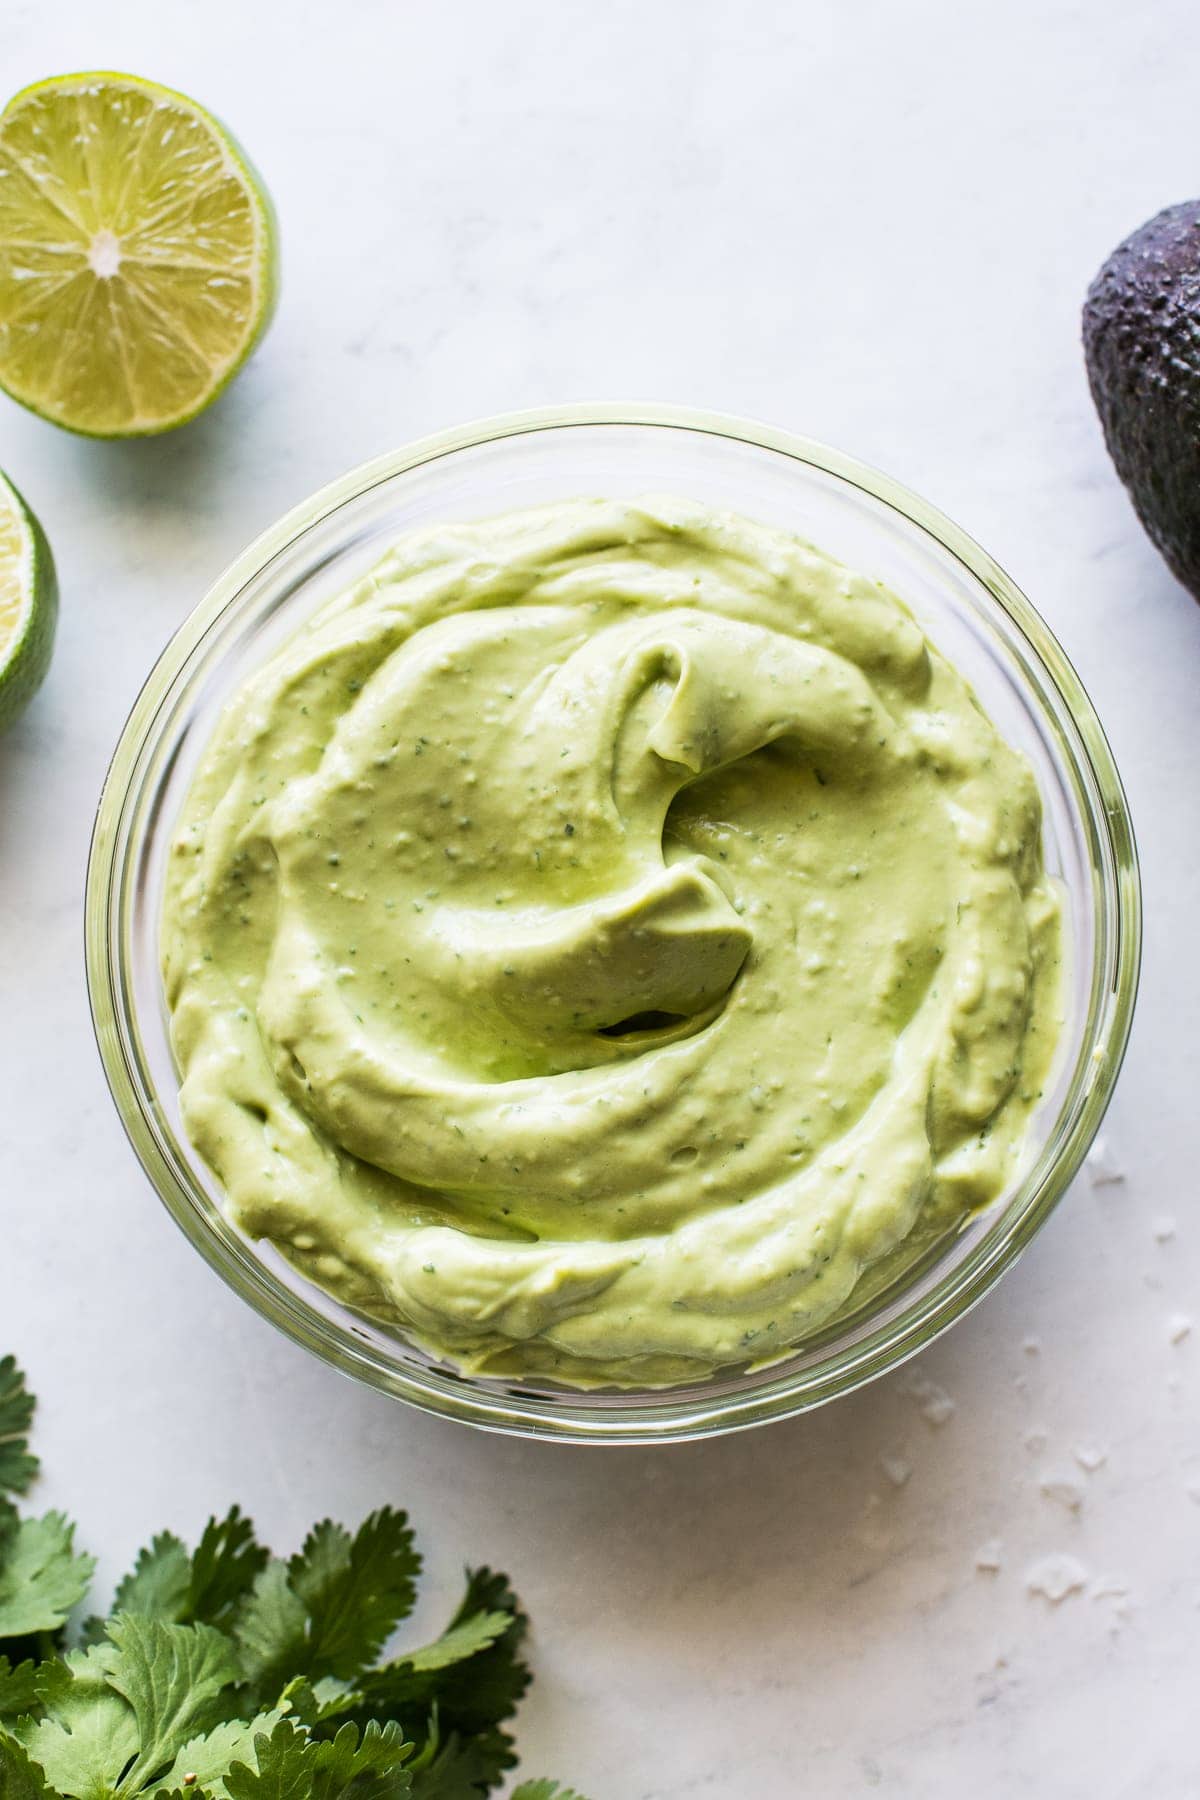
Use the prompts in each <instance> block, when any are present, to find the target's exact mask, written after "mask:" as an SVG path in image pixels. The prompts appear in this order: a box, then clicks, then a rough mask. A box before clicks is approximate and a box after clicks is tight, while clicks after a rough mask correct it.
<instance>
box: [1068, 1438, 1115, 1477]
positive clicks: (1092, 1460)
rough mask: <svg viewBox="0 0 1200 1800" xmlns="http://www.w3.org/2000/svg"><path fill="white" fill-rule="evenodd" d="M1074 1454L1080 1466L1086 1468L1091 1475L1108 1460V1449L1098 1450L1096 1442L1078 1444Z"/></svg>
mask: <svg viewBox="0 0 1200 1800" xmlns="http://www.w3.org/2000/svg"><path fill="white" fill-rule="evenodd" d="M1072 1454H1073V1455H1074V1458H1075V1461H1076V1462H1077V1463H1078V1464H1079V1466H1080V1468H1081V1469H1086V1470H1087V1472H1088V1474H1089V1475H1094V1474H1095V1473H1096V1470H1097V1469H1102V1468H1103V1467H1104V1465H1105V1463H1106V1462H1107V1461H1108V1451H1107V1450H1098V1449H1097V1448H1096V1446H1095V1444H1076V1446H1075V1449H1074V1451H1073V1452H1072Z"/></svg>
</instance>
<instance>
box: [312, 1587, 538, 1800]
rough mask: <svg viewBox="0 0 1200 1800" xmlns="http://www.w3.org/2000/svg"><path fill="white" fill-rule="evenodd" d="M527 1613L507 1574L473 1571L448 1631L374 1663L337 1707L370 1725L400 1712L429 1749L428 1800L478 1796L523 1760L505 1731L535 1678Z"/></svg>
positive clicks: (421, 1778)
mask: <svg viewBox="0 0 1200 1800" xmlns="http://www.w3.org/2000/svg"><path fill="white" fill-rule="evenodd" d="M525 1629H526V1620H525V1616H524V1614H523V1613H522V1612H521V1610H520V1608H519V1606H518V1604H517V1600H516V1596H515V1595H514V1594H513V1592H512V1590H511V1588H510V1587H509V1585H508V1582H507V1580H506V1579H505V1577H504V1576H503V1575H496V1574H494V1573H493V1572H492V1571H491V1570H490V1569H476V1570H474V1571H468V1577H467V1591H466V1593H465V1595H464V1596H463V1600H462V1602H461V1604H460V1605H459V1607H458V1610H457V1611H456V1612H455V1614H454V1617H453V1618H452V1619H451V1621H450V1624H449V1626H448V1627H447V1629H446V1631H445V1632H443V1634H442V1636H441V1637H440V1638H438V1639H436V1640H435V1642H434V1643H433V1644H431V1645H429V1646H427V1647H426V1648H425V1649H424V1650H419V1651H415V1652H413V1653H411V1654H410V1655H408V1656H404V1657H400V1658H399V1659H397V1660H396V1661H395V1662H392V1663H387V1664H385V1665H384V1666H383V1667H382V1668H379V1669H373V1670H369V1671H368V1672H367V1673H366V1674H365V1675H362V1676H360V1677H359V1679H358V1680H357V1681H356V1682H355V1683H354V1690H353V1692H352V1693H349V1694H347V1695H346V1696H345V1697H344V1698H343V1699H342V1700H341V1701H340V1702H336V1701H335V1702H332V1703H331V1704H330V1707H329V1712H330V1713H333V1714H343V1715H345V1716H348V1717H349V1718H351V1719H352V1720H354V1721H355V1722H356V1723H358V1724H360V1725H361V1724H362V1723H364V1722H365V1720H367V1719H368V1718H371V1717H375V1716H390V1717H396V1716H399V1717H400V1718H402V1719H403V1720H404V1723H405V1726H406V1729H407V1730H409V1731H410V1732H411V1733H412V1734H413V1736H414V1739H415V1741H416V1743H417V1745H418V1747H419V1749H420V1752H421V1754H420V1757H419V1759H418V1762H417V1763H416V1764H415V1765H414V1778H413V1792H414V1795H419V1796H420V1797H421V1800H478V1796H479V1795H481V1794H486V1793H488V1792H489V1791H490V1790H491V1789H492V1788H494V1787H496V1786H497V1785H498V1783H499V1782H500V1781H501V1779H502V1778H503V1776H504V1773H505V1771H506V1770H508V1769H510V1768H512V1766H513V1764H514V1762H515V1761H516V1758H515V1756H514V1755H513V1748H512V1739H511V1738H510V1737H509V1736H508V1734H507V1732H504V1731H502V1730H501V1729H500V1725H501V1722H502V1721H503V1720H505V1719H507V1718H509V1717H510V1716H511V1714H512V1713H513V1712H514V1711H515V1710H516V1706H517V1702H518V1701H519V1700H520V1698H521V1696H522V1694H523V1693H524V1692H525V1689H526V1688H527V1687H528V1685H529V1671H528V1669H526V1667H525V1665H524V1664H523V1663H522V1662H521V1661H520V1658H519V1655H518V1652H519V1649H520V1644H521V1640H522V1638H523V1636H524V1633H525ZM318 1729H319V1727H318Z"/></svg>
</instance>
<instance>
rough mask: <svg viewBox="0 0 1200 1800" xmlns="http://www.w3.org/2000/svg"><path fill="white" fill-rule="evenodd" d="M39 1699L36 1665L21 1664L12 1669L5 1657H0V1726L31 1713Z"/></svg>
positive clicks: (29, 1663)
mask: <svg viewBox="0 0 1200 1800" xmlns="http://www.w3.org/2000/svg"><path fill="white" fill-rule="evenodd" d="M39 1698H40V1696H39V1693H38V1671H37V1664H36V1663H34V1662H23V1663H18V1664H17V1666H16V1668H13V1666H12V1664H11V1663H10V1662H9V1660H8V1658H7V1656H0V1725H2V1724H3V1722H4V1720H5V1719H19V1718H20V1717H21V1715H22V1714H23V1713H31V1712H33V1711H34V1709H35V1708H36V1707H37V1705H38V1704H39Z"/></svg>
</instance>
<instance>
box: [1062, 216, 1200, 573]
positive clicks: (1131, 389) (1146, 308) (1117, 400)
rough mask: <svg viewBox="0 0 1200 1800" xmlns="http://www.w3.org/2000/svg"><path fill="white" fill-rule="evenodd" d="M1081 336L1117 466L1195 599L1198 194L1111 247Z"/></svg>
mask: <svg viewBox="0 0 1200 1800" xmlns="http://www.w3.org/2000/svg"><path fill="white" fill-rule="evenodd" d="M1083 344H1084V352H1085V355H1086V357H1087V371H1088V380H1089V381H1090V383H1091V388H1092V398H1093V399H1094V400H1095V402H1096V410H1097V412H1098V413H1099V414H1100V422H1101V424H1102V425H1103V427H1104V436H1105V438H1106V440H1107V442H1108V449H1109V454H1110V455H1111V457H1112V459H1113V462H1114V463H1115V464H1116V469H1117V473H1118V475H1119V476H1120V477H1121V480H1122V481H1123V482H1124V483H1125V486H1126V487H1127V488H1128V489H1129V493H1130V496H1131V497H1132V500H1133V503H1134V505H1135V506H1136V508H1137V510H1138V515H1139V517H1140V518H1141V521H1142V524H1143V525H1144V526H1145V527H1146V530H1147V531H1148V532H1149V534H1150V536H1151V538H1152V539H1153V540H1154V542H1155V544H1157V546H1158V548H1159V549H1160V550H1161V551H1162V553H1163V556H1164V557H1165V558H1166V560H1167V562H1168V564H1169V565H1170V567H1171V569H1172V571H1173V572H1174V573H1175V574H1176V575H1177V576H1178V577H1179V579H1180V581H1182V582H1183V584H1184V586H1185V587H1186V588H1188V589H1190V591H1191V592H1192V593H1193V594H1194V595H1195V596H1196V598H1197V599H1200V200H1185V201H1184V202H1183V203H1182V204H1181V205H1179V206H1168V207H1167V208H1166V210H1165V211H1164V212H1160V213H1158V214H1157V215H1156V216H1155V217H1154V218H1153V219H1150V220H1149V221H1148V222H1147V223H1146V224H1145V225H1143V226H1142V227H1141V228H1140V230H1138V231H1135V232H1134V233H1133V236H1132V237H1128V238H1126V240H1125V242H1124V243H1123V244H1121V245H1119V246H1118V247H1117V249H1116V250H1114V251H1113V253H1112V255H1111V256H1110V257H1109V259H1108V261H1107V262H1106V263H1105V264H1104V267H1103V268H1102V269H1101V270H1100V273H1099V274H1098V275H1097V276H1096V279H1095V280H1094V281H1093V283H1092V285H1091V287H1090V288H1089V289H1088V296H1087V301H1086V303H1085V305H1084V309H1083Z"/></svg>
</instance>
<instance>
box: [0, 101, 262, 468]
mask: <svg viewBox="0 0 1200 1800" xmlns="http://www.w3.org/2000/svg"><path fill="white" fill-rule="evenodd" d="M122 93H123V94H125V95H127V96H131V97H135V98H136V99H138V100H141V101H149V102H150V103H151V105H152V106H155V107H168V108H172V109H174V110H176V111H178V112H179V113H180V115H181V117H182V119H184V120H185V121H187V122H191V123H194V124H196V125H197V126H199V127H202V128H203V131H204V133H205V134H206V138H207V142H208V143H209V144H210V145H211V147H212V150H213V152H214V154H215V157H216V158H217V159H219V163H220V165H221V167H222V168H223V171H224V172H225V173H226V174H228V175H229V176H230V177H232V179H233V181H234V183H235V184H236V192H237V197H238V200H239V201H241V200H244V202H245V206H246V211H247V216H248V220H249V223H250V227H251V231H250V240H249V254H248V256H247V257H246V260H245V264H244V267H241V268H239V270H238V274H239V275H240V276H246V277H248V279H249V286H250V290H251V304H250V305H249V307H248V308H247V319H246V325H245V330H244V332H243V333H242V335H241V336H240V337H239V338H238V340H237V342H236V344H235V345H234V346H233V347H232V349H231V350H230V352H229V353H228V354H225V355H219V356H216V357H214V358H212V359H211V360H209V359H207V358H206V357H205V353H204V351H203V349H202V348H197V351H196V361H197V363H201V362H204V361H206V360H207V362H208V366H207V370H206V374H207V379H202V380H198V381H197V382H196V384H195V386H194V389H192V390H191V391H189V392H188V393H187V394H186V397H185V398H183V399H182V400H181V402H180V403H179V404H174V405H172V404H168V405H162V406H153V405H150V406H146V405H143V406H142V407H141V408H138V407H137V406H136V405H135V403H134V394H133V391H132V383H130V384H129V389H130V391H129V399H130V409H129V412H128V416H126V417H122V418H117V417H115V416H112V415H111V414H110V416H108V417H105V418H103V419H99V420H98V419H95V418H90V417H87V416H84V415H83V409H75V408H72V407H71V406H70V405H67V406H64V405H63V404H61V403H56V402H55V400H54V399H53V397H48V395H47V393H46V392H44V391H43V388H44V385H45V384H44V383H39V382H36V381H34V382H31V381H30V380H29V379H27V378H26V379H22V378H21V377H20V375H16V376H14V373H13V370H12V368H11V367H10V366H6V362H11V360H12V359H11V358H8V359H6V357H5V355H4V354H3V351H2V350H0V389H3V390H4V391H5V392H6V393H8V394H9V395H10V396H11V398H13V399H14V400H16V401H18V402H19V403H20V404H21V405H23V406H26V407H27V408H28V409H29V410H30V411H31V412H34V413H36V414H37V415H38V416H39V417H40V418H43V419H46V420H47V421H49V422H50V423H51V424H54V425H58V426H61V427H62V428H63V429H65V430H69V431H72V432H75V433H78V434H79V435H82V436H86V437H95V438H129V437H149V436H155V435H158V434H159V433H161V432H165V431H171V430H174V429H175V428H176V427H178V426H180V425H184V424H187V423H188V422H189V421H190V420H191V419H194V418H196V416H197V415H198V414H199V413H201V412H203V411H204V410H205V409H206V408H207V407H208V406H210V405H211V404H212V402H213V401H214V400H215V399H217V397H218V396H219V395H220V394H221V393H223V392H224V390H225V389H226V388H227V387H228V386H229V384H230V382H231V381H233V379H234V378H235V377H236V375H237V374H238V373H239V371H240V370H241V369H242V368H243V367H244V365H245V363H246V361H247V360H248V358H249V357H250V356H251V355H252V354H253V352H254V350H255V349H256V348H257V346H258V344H259V343H260V342H261V341H262V338H263V335H264V334H265V332H266V330H267V328H268V326H269V325H270V323H271V319H272V318H273V316H274V312H275V308H276V305H277V302H278V295H279V232H278V224H277V219H276V214H275V209H274V206H273V205H272V202H271V198H270V195H269V194H268V192H267V189H266V187H265V185H264V183H263V181H262V178H261V176H260V175H259V173H258V171H257V170H256V169H255V167H254V165H253V163H252V162H251V160H250V158H249V157H248V156H247V155H246V153H245V151H244V150H243V149H242V147H241V145H240V144H239V143H238V141H237V139H236V137H235V136H234V135H233V133H232V132H230V131H229V130H228V128H227V127H226V126H225V125H223V124H222V123H221V121H220V120H219V119H217V118H216V117H215V115H214V114H212V113H211V112H209V111H208V109H207V108H206V107H204V106H201V105H200V104H199V103H198V102H196V101H195V100H193V99H192V98H191V97H190V96H189V95H186V94H182V93H180V92H179V91H178V90H177V89H174V88H170V87H167V86H165V85H163V84H162V83H160V82H153V81H148V80H145V79H144V78H143V77H141V76H137V75H129V74H123V73H119V72H117V71H108V70H96V71H84V72H80V73H76V74H70V75H57V76H52V77H49V78H48V79H46V80H43V81H38V82H34V83H32V84H31V85H30V86H28V87H25V88H23V89H22V90H21V91H20V92H19V93H18V94H16V95H15V96H14V97H13V99H12V100H10V101H9V103H8V105H7V106H6V107H5V108H4V111H3V113H0V154H2V153H3V149H4V134H5V131H6V128H8V129H11V127H12V125H13V122H14V121H17V120H19V118H20V115H21V114H22V112H23V110H24V109H26V108H28V107H31V106H37V105H38V104H40V103H42V102H44V101H46V100H47V99H61V100H62V101H63V103H64V104H66V103H68V102H71V101H74V103H75V105H76V107H77V108H78V106H79V105H80V104H81V102H82V100H83V99H85V98H94V97H97V96H104V97H105V98H107V99H109V100H110V101H111V100H112V99H113V97H114V96H120V95H121V94H122ZM80 155H81V157H82V156H83V152H82V151H80ZM84 160H86V158H84ZM132 160H133V161H134V162H136V158H134V159H132ZM82 166H83V164H82V162H81V163H80V168H81V169H82ZM2 172H3V171H2V170H0V173H2ZM10 174H15V175H16V176H17V178H18V180H20V178H21V177H22V175H24V176H25V179H26V182H27V184H28V185H29V186H30V187H34V188H35V192H36V184H34V183H33V182H32V180H31V179H30V177H29V176H28V175H27V173H26V172H25V171H24V170H23V169H22V168H19V167H11V168H10ZM67 191H68V190H66V189H64V188H62V187H60V188H59V189H58V194H59V196H60V197H61V196H62V195H63V194H64V193H67ZM52 204H54V207H55V210H56V211H59V210H61V208H60V207H59V205H58V202H57V201H54V202H52ZM96 222H97V221H95V220H94V219H93V220H91V221H90V223H91V224H92V225H95V223H96ZM73 223H74V224H75V225H76V226H77V227H78V226H79V225H80V220H79V219H78V218H77V219H75V220H74V221H73ZM101 235H102V236H103V235H104V233H103V232H102V233H101ZM35 248H36V246H35ZM57 248H58V249H61V248H62V246H57ZM72 248H73V250H74V254H75V264H76V266H75V268H74V270H73V274H74V276H75V277H79V276H85V266H86V264H87V263H88V262H89V261H90V262H91V266H92V271H93V274H94V275H97V276H98V275H99V267H98V265H97V263H96V262H95V261H94V260H93V258H92V257H91V256H90V255H88V254H87V253H86V251H85V246H84V243H83V239H82V237H81V236H80V235H79V233H78V230H77V232H76V241H75V243H74V245H73V246H72ZM93 248H94V245H93ZM145 260H147V261H149V262H151V263H153V261H154V260H155V259H153V258H148V259H145ZM206 266H208V267H209V268H210V269H211V271H212V272H213V273H217V272H219V271H218V268H217V265H215V264H212V265H206ZM84 286H85V288H87V287H89V286H90V287H91V288H93V289H95V288H97V287H98V286H99V282H98V281H92V282H90V283H89V282H88V281H87V280H86V278H85V282H84ZM142 310H143V312H144V313H146V314H147V316H148V317H149V319H150V321H151V324H152V325H153V326H154V327H155V328H157V327H158V326H159V325H161V326H162V328H163V329H164V331H166V332H167V333H170V332H171V331H172V330H173V329H175V327H176V321H175V320H174V319H173V318H172V315H171V309H170V308H169V307H167V308H165V309H164V308H162V307H161V306H160V305H158V304H157V296H154V295H152V297H151V301H150V303H149V305H148V306H143V308H142ZM155 311H157V314H158V317H157V319H155V317H154V313H155ZM68 329H69V328H68ZM4 330H5V320H4V318H3V316H2V314H0V345H2V343H3V334H4ZM112 333H113V336H114V339H117V340H119V339H120V333H119V331H118V329H117V327H116V324H115V321H114V324H113V326H112ZM146 335H150V334H149V333H147V334H146ZM62 336H63V329H62V327H61V322H60V325H59V330H58V338H59V345H60V344H61V339H62ZM59 345H56V348H58V347H59ZM110 360H111V359H110ZM122 360H124V352H123V351H122ZM106 372H107V373H109V374H110V375H111V373H112V371H111V369H110V370H108V371H106ZM124 373H125V374H126V375H127V374H128V371H127V370H126V371H124Z"/></svg>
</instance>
